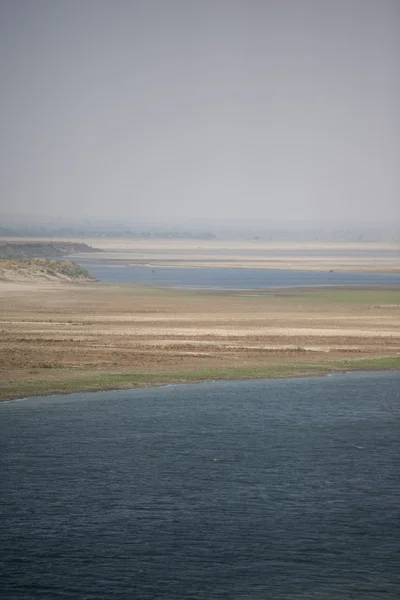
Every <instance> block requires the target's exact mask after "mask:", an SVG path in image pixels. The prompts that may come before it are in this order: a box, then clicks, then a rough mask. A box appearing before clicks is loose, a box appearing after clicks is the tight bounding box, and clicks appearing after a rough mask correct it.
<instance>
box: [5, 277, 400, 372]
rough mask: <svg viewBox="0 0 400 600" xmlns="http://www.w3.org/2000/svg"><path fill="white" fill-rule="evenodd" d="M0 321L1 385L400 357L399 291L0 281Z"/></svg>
mask: <svg viewBox="0 0 400 600" xmlns="http://www.w3.org/2000/svg"><path fill="white" fill-rule="evenodd" d="M385 294H386V295H385ZM0 315H1V316H0V331H1V336H0V378H1V380H2V381H3V382H5V383H7V382H16V381H24V380H26V381H28V380H29V381H33V380H36V379H41V378H46V379H51V378H53V377H54V378H57V379H60V378H63V377H65V378H68V377H71V373H75V372H78V371H85V372H92V371H110V372H111V371H112V372H128V371H129V372H132V371H133V372H140V373H146V372H152V373H154V372H157V371H162V372H168V371H171V372H172V371H173V372H177V371H182V372H184V371H190V370H192V371H193V370H198V369H206V368H231V367H257V366H265V365H272V364H280V365H281V364H292V363H294V362H295V363H296V364H298V363H300V362H307V363H318V364H324V362H326V361H327V360H332V359H341V358H362V357H378V356H395V355H399V354H400V291H393V290H392V291H388V292H384V291H382V290H375V291H374V290H369V291H362V290H358V291H354V290H353V291H351V292H350V296H348V292H346V290H342V291H333V292H332V291H331V290H328V289H325V290H321V289H318V290H317V289H315V290H308V291H305V290H292V291H287V290H285V292H284V293H283V292H280V293H279V292H278V293H276V292H270V293H269V294H265V295H264V294H255V295H254V296H251V295H249V294H248V293H247V294H246V295H236V296H230V295H229V294H228V293H227V294H226V295H225V294H224V293H221V292H219V293H215V294H213V293H209V292H208V293H201V292H194V291H193V292H187V291H185V292H182V291H176V290H162V289H152V288H145V287H136V286H107V285H103V284H99V283H81V284H61V283H60V284H57V283H51V284H49V283H43V282H40V283H17V282H2V283H0Z"/></svg>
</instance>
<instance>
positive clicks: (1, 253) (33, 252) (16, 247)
mask: <svg viewBox="0 0 400 600" xmlns="http://www.w3.org/2000/svg"><path fill="white" fill-rule="evenodd" d="M94 251H96V252H101V250H98V249H97V248H92V247H91V246H88V245H87V244H83V243H78V242H61V241H60V242H58V241H57V242H14V241H13V242H10V241H3V242H1V241H0V258H46V257H52V258H53V257H55V256H57V257H58V256H68V255H69V254H77V253H79V254H83V253H86V252H94Z"/></svg>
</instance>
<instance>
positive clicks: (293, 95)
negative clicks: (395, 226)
mask: <svg viewBox="0 0 400 600" xmlns="http://www.w3.org/2000/svg"><path fill="white" fill-rule="evenodd" d="M399 40H400V2H399V1H398V0H241V1H238V0H107V1H105V0H66V1H62V0H2V1H1V3H0V69H1V81H2V91H1V100H0V103H1V111H0V125H1V136H0V151H1V161H0V198H1V200H0V202H1V205H0V212H2V213H5V212H8V213H18V214H24V213H26V214H29V215H32V214H33V215H34V214H40V215H46V216H61V217H67V218H99V219H108V218H109V219H127V220H129V221H132V220H134V219H142V220H146V219H148V220H154V219H156V220H157V221H162V220H163V219H165V220H166V221H171V222H172V221H174V220H177V221H182V220H186V219H199V220H204V219H206V220H207V221H208V220H212V219H213V218H215V219H218V220H221V219H225V218H226V219H236V220H240V219H244V218H246V219H251V221H252V222H259V223H261V222H263V223H267V222H268V221H269V220H279V221H284V220H286V219H287V220H290V221H291V222H293V221H304V222H306V221H316V220H331V219H332V220H336V221H337V220H352V221H354V220H357V219H362V220H367V221H372V222H373V221H377V220H385V221H391V222H397V221H398V220H399V217H400V193H399V192H400V126H399V125H400V110H399V107H400V64H399V63H400V61H399V56H400V41H399Z"/></svg>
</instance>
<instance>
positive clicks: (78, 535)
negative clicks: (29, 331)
mask: <svg viewBox="0 0 400 600" xmlns="http://www.w3.org/2000/svg"><path fill="white" fill-rule="evenodd" d="M399 464H400V373H351V374H342V375H333V376H330V377H329V376H328V377H322V378H310V379H286V380H285V379H282V380H269V381H248V382H217V383H204V384H199V385H182V386H168V387H163V388H149V389H137V390H128V391H118V392H101V393H96V394H73V395H70V396H51V397H47V398H40V397H39V398H32V399H27V400H22V401H13V402H7V403H2V404H0V474H1V481H2V485H1V488H0V500H1V502H0V519H1V520H0V523H1V536H0V573H1V575H0V577H1V583H0V589H1V597H3V598H5V599H7V600H22V599H24V600H28V599H29V600H43V599H47V598H49V599H50V598H51V599H52V600H57V599H60V600H61V599H71V600H72V599H74V600H89V599H92V600H102V599H104V600H109V599H118V600H131V599H132V598H133V599H135V598H138V599H141V600H153V599H158V598H160V599H161V598H162V599H168V600H171V599H176V600H180V599H185V600H186V599H187V600H189V599H190V600H192V599H193V600H194V599H204V600H206V599H207V600H210V599H211V600H212V599H214V598H215V599H235V600H244V599H246V600H248V599H252V600H253V599H254V600H261V599H262V600H269V599H271V600H283V599H285V600H295V599H296V600H300V599H301V600H306V599H307V600H309V599H311V598H312V599H318V600H339V599H340V600H342V599H352V600H380V599H382V600H383V599H385V600H395V599H396V600H397V599H398V598H399V596H400V504H399V498H400V478H399Z"/></svg>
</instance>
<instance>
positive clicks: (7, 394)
mask: <svg viewBox="0 0 400 600" xmlns="http://www.w3.org/2000/svg"><path fill="white" fill-rule="evenodd" d="M60 371H61V369H60ZM352 371H388V372H389V371H400V356H388V357H379V358H366V359H353V360H340V361H332V362H326V363H324V364H319V365H311V364H299V365H296V364H293V365H269V366H266V367H254V368H252V367H247V368H231V369H206V370H199V371H187V372H184V371H182V372H169V373H168V372H160V373H150V372H149V373H126V372H101V373H98V372H89V373H87V372H86V373H84V374H81V376H80V377H79V376H78V377H76V376H75V377H73V378H65V379H62V378H60V379H54V378H53V379H52V380H50V379H48V380H45V379H44V380H39V381H38V380H36V381H21V382H13V383H10V384H0V402H5V401H10V400H18V399H23V398H30V397H35V396H51V395H55V394H57V395H58V394H73V393H86V392H102V391H111V390H124V389H125V390H127V389H137V388H147V387H161V386H165V385H178V384H189V383H203V382H207V381H209V382H211V381H250V380H252V379H253V380H254V379H289V378H295V377H317V376H321V377H322V376H326V375H329V374H334V373H345V372H352Z"/></svg>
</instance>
